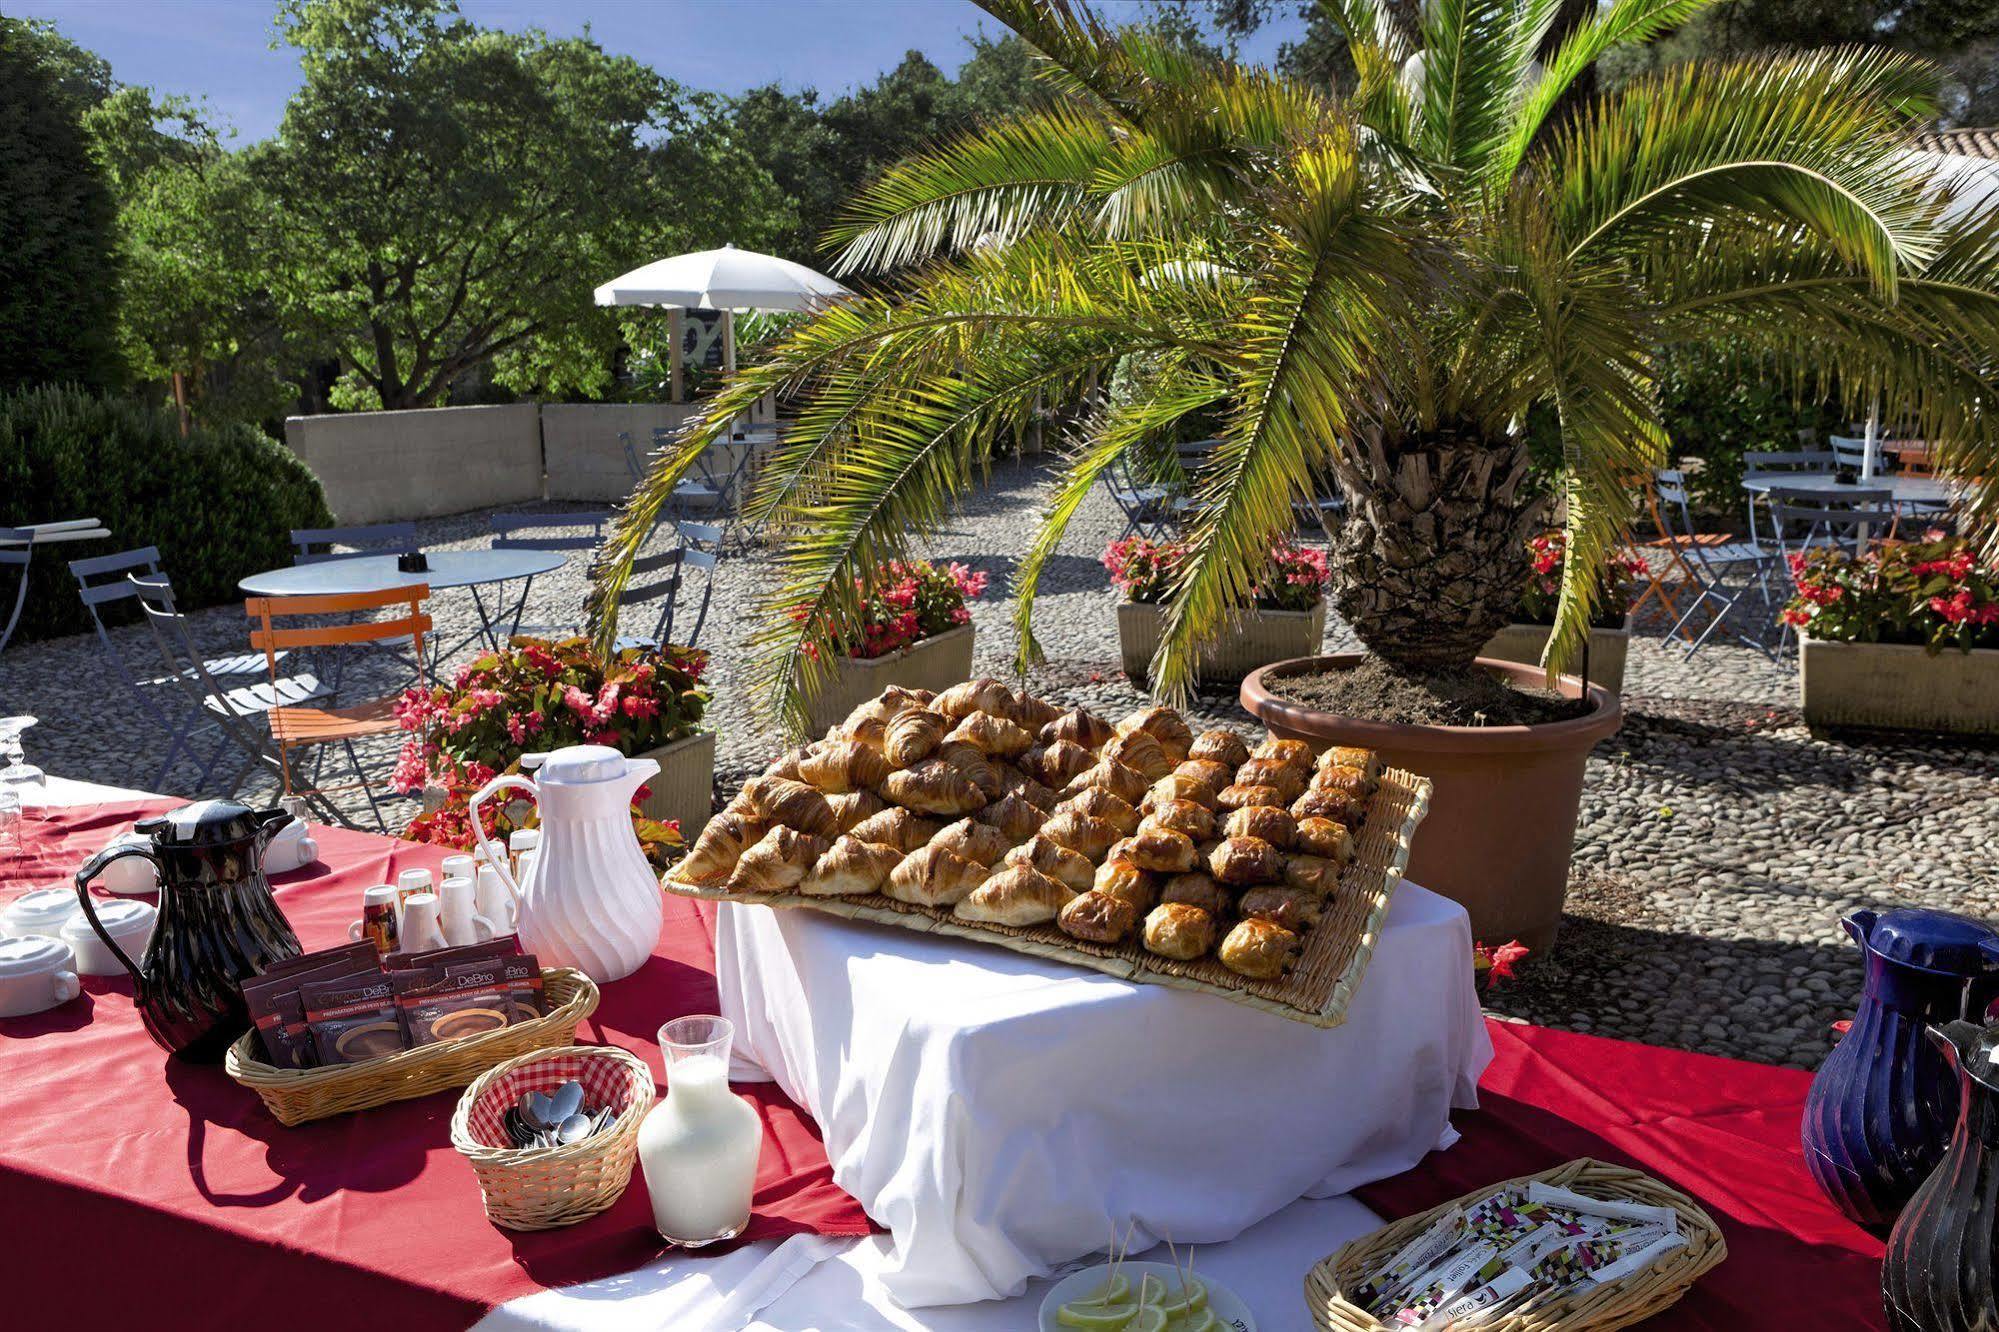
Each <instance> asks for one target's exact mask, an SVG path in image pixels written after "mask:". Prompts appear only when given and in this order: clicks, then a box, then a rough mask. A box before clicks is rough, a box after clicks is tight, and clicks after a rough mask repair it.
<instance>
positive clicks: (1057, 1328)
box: [1041, 1262, 1256, 1332]
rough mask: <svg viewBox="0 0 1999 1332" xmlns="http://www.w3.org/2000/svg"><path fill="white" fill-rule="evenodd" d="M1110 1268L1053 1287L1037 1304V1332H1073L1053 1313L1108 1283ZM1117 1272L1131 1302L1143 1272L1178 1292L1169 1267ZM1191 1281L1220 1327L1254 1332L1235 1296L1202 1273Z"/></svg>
mask: <svg viewBox="0 0 1999 1332" xmlns="http://www.w3.org/2000/svg"><path fill="white" fill-rule="evenodd" d="M1110 1271H1111V1268H1110V1264H1109V1263H1099V1264H1097V1265H1096V1266H1095V1267H1086V1268H1084V1269H1083V1270H1082V1271H1080V1272H1072V1273H1070V1274H1069V1275H1068V1276H1066V1277H1063V1278H1062V1279H1061V1280H1060V1281H1058V1282H1056V1283H1055V1289H1053V1290H1051V1291H1049V1292H1048V1298H1047V1299H1045V1300H1043V1301H1041V1332H1076V1330H1075V1329H1074V1328H1070V1327H1064V1326H1062V1324H1060V1323H1058V1322H1056V1321H1055V1311H1056V1310H1058V1309H1060V1308H1061V1307H1062V1306H1063V1305H1065V1304H1067V1303H1068V1302H1069V1301H1071V1300H1081V1299H1088V1298H1089V1297H1090V1295H1091V1294H1093V1293H1094V1292H1095V1291H1097V1290H1098V1289H1099V1288H1100V1287H1102V1286H1103V1284H1104V1282H1106V1281H1108V1280H1110ZM1118 1272H1119V1273H1120V1274H1121V1275H1123V1276H1126V1277H1129V1278H1130V1279H1131V1289H1132V1292H1133V1295H1132V1298H1134V1299H1136V1298H1137V1291H1138V1285H1139V1282H1141V1281H1143V1280H1144V1279H1145V1274H1146V1273H1147V1272H1150V1273H1152V1274H1153V1275H1154V1276H1156V1277H1158V1278H1159V1279H1160V1280H1161V1281H1164V1282H1165V1283H1166V1286H1167V1289H1169V1290H1178V1289H1179V1288H1180V1274H1179V1273H1178V1272H1175V1271H1174V1270H1173V1265H1172V1264H1171V1263H1135V1262H1134V1263H1120V1264H1119V1265H1118ZM1194 1278H1195V1280H1197V1281H1199V1282H1200V1283H1201V1284H1202V1285H1204V1286H1206V1287H1207V1288H1208V1307H1209V1308H1210V1309H1213V1310H1214V1311H1215V1317H1216V1318H1217V1319H1219V1320H1220V1322H1221V1325H1222V1326H1223V1327H1226V1328H1229V1329H1232V1332H1256V1320H1255V1319H1254V1318H1252V1317H1250V1316H1249V1306H1247V1305H1245V1304H1244V1303H1243V1302H1242V1301H1241V1300H1240V1299H1237V1298H1236V1293H1235V1292H1234V1291H1232V1290H1230V1289H1229V1288H1228V1287H1227V1286H1224V1285H1222V1284H1220V1283H1219V1282H1217V1281H1215V1280H1214V1279H1213V1278H1212V1277H1210V1276H1208V1275H1207V1274H1206V1273H1205V1272H1202V1271H1201V1270H1200V1269H1198V1268H1196V1269H1195V1271H1194Z"/></svg>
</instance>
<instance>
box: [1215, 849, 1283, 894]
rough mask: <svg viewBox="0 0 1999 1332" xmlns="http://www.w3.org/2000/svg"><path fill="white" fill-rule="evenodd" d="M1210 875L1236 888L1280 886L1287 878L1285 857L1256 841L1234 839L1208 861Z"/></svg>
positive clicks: (1217, 850) (1281, 853) (1216, 851)
mask: <svg viewBox="0 0 1999 1332" xmlns="http://www.w3.org/2000/svg"><path fill="white" fill-rule="evenodd" d="M1208 873H1210V874H1212V875H1214V876H1215V877H1216V878H1217V879H1219V880H1221V881H1222V882H1223V883H1226V884H1230V885H1232V886H1234V887H1237V888H1244V887H1248V886H1250V885H1253V884H1259V883H1278V882H1280V881H1282V880H1283V878H1284V853H1283V852H1282V851H1279V850H1278V849H1277V848H1276V847H1274V846H1272V845H1271V844H1270V843H1268V842H1266V841H1264V840H1262V839H1261V838H1257V837H1231V838H1229V839H1228V840H1227V841H1226V842H1223V843H1222V844H1221V845H1220V846H1218V847H1216V848H1215V850H1214V854H1213V855H1211V856H1209V857H1208Z"/></svg>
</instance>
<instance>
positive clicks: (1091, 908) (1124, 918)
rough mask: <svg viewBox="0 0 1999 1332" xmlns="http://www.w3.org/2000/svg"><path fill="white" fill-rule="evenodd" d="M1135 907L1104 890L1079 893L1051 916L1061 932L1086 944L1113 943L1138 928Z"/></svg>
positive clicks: (1137, 914) (1137, 915)
mask: <svg viewBox="0 0 1999 1332" xmlns="http://www.w3.org/2000/svg"><path fill="white" fill-rule="evenodd" d="M1138 918H1139V910H1138V908H1137V907H1135V906H1133V905H1132V904H1131V903H1129V902H1127V901H1125V900H1124V899H1123V898H1121V897H1112V896H1110V895H1109V894H1108V893H1098V892H1088V893H1079V894H1077V895H1076V896H1075V897H1072V898H1070V899H1069V901H1068V903H1067V904H1066V905H1064V906H1063V908H1062V910H1061V911H1060V912H1059V913H1057V915H1056V917H1055V924H1056V926H1057V927H1058V928H1060V929H1061V931H1062V932H1063V933H1064V934H1067V935H1070V936H1072V937H1074V938H1077V939H1082V940H1085V941H1087V942H1089V943H1100V944H1114V943H1117V942H1118V941H1119V940H1121V939H1123V938H1124V937H1125V936H1126V935H1128V934H1130V933H1131V932H1132V931H1133V930H1135V929H1137V928H1138Z"/></svg>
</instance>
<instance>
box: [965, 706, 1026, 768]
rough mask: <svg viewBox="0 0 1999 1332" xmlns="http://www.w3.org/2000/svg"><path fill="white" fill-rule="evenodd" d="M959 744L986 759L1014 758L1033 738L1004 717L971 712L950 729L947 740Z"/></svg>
mask: <svg viewBox="0 0 1999 1332" xmlns="http://www.w3.org/2000/svg"><path fill="white" fill-rule="evenodd" d="M948 739H951V740H962V741H964V742H965V743H966V744H968V745H972V746H973V747H975V748H977V749H978V750H979V751H980V752H981V753H984V754H985V755H986V756H987V757H989V758H1003V759H1008V758H1014V757H1016V756H1017V755H1020V754H1024V753H1026V752H1027V750H1028V747H1029V746H1031V745H1032V744H1033V743H1034V737H1033V736H1031V735H1029V734H1028V733H1027V732H1026V731H1023V730H1021V729H1020V727H1018V726H1016V725H1014V724H1013V723H1012V722H1011V721H1008V720H1007V719H1006V718H1005V717H995V716H994V715H993V714H992V713H990V712H974V713H972V714H970V715H969V716H967V717H966V718H965V719H964V720H963V721H960V722H959V723H958V724H957V725H956V726H955V727H953V728H952V730H951V734H950V736H949V737H948Z"/></svg>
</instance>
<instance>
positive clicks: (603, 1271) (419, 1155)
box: [0, 802, 871, 1332]
mask: <svg viewBox="0 0 1999 1332" xmlns="http://www.w3.org/2000/svg"><path fill="white" fill-rule="evenodd" d="M172 803H174V802H155V803H152V804H150V805H133V804H123V805H100V806H85V807H78V808H74V809H67V810H55V811H51V812H50V814H51V816H50V817H49V818H48V819H47V820H46V821H39V822H31V823H29V824H28V825H27V838H26V839H24V840H25V854H24V855H23V856H21V857H19V858H16V859H12V860H10V861H8V862H4V863H0V898H5V899H8V900H11V899H12V897H14V896H15V895H17V894H18V893H19V892H20V891H22V890H23V889H25V888H30V887H44V886H48V885H49V884H52V883H58V882H63V881H66V879H67V876H68V874H69V873H70V872H71V871H73V870H74V868H75V867H76V865H77V864H78V863H80V862H81V860H82V858H83V856H84V855H85V854H86V853H87V852H89V851H91V850H94V849H95V848H96V847H97V846H99V845H101V844H102V843H103V842H104V841H105V840H106V839H107V838H108V837H109V836H110V835H111V833H112V832H113V831H114V830H115V829H116V828H117V827H119V826H120V825H122V824H124V823H127V822H129V821H130V820H131V819H132V818H133V817H134V816H135V814H138V813H141V812H150V811H151V810H156V809H162V808H169V807H171V805H172ZM314 835H315V836H316V837H317V838H318V839H319V843H320V856H321V860H320V863H319V864H317V865H313V866H307V867H306V868H305V869H303V870H301V871H298V872H296V873H294V874H290V875H285V876H282V877H280V878H279V879H278V880H277V881H276V883H277V885H278V886H277V899H278V903H279V905H280V906H282V907H283V908H284V911H285V914H286V916H287V917H289V918H290V920H291V922H292V925H293V927H294V928H295V929H296V930H297V931H298V934H299V937H300V939H301V940H302V941H303V942H304V943H305V945H306V947H307V948H315V947H326V946H330V945H332V944H335V943H339V942H344V941H345V940H346V937H347V925H348V922H349V921H350V920H352V919H353V918H354V917H355V916H357V915H358V914H359V908H360V900H361V889H362V888H363V887H364V886H365V885H367V884H371V883H380V882H393V881H394V879H395V876H396V872H397V871H398V870H401V869H407V868H410V867H412V866H423V867H427V868H430V869H432V870H435V869H436V868H437V866H438V863H439V861H441V860H442V858H443V853H442V852H441V851H439V850H437V849H435V848H432V847H424V846H415V845H412V844H410V843H407V842H399V841H394V840H392V839H389V838H383V837H376V836H371V835H367V834H362V833H353V832H346V831H342V830H339V829H316V830H315V833H314ZM84 989H85V993H84V996H83V997H82V998H81V999H78V1000H76V1001H75V1002H72V1003H69V1004H64V1005H63V1006H61V1007H60V1008H57V1009H54V1010H52V1011H50V1012H48V1013H44V1014H40V1015H37V1016H35V1017H29V1018H15V1019H5V1020H0V1089H4V1102H5V1106H6V1110H5V1114H4V1116H0V1124H4V1131H0V1215H4V1216H5V1218H6V1237H5V1239H4V1241H0V1284H4V1285H5V1286H6V1287H7V1288H8V1291H9V1295H10V1296H11V1297H12V1298H13V1300H14V1301H15V1303H14V1304H13V1307H12V1308H11V1310H10V1314H12V1315H14V1316H13V1317H9V1318H8V1319H6V1320H5V1322H6V1323H7V1324H8V1325H14V1326H23V1327H26V1326H43V1325H47V1326H57V1325H63V1326H70V1327H85V1328H96V1327H110V1326H113V1325H116V1326H120V1327H123V1326H126V1325H128V1324H129V1323H130V1322H132V1321H134V1320H137V1321H143V1322H146V1323H148V1324H150V1325H153V1326H166V1327H177V1326H189V1327H196V1326H199V1327H212V1326H223V1325H230V1324H236V1323H238V1322H239V1321H241V1322H244V1323H248V1322H252V1321H254V1322H258V1323H263V1322H276V1323H277V1324H278V1325H280V1326H282V1327H284V1328H285V1329H286V1332H303V1330H304V1329H310V1328H319V1327H327V1328H339V1329H343V1330H345V1332H351V1329H353V1328H354V1327H355V1326H357V1325H363V1326H370V1327H392V1328H397V1329H403V1328H417V1327H463V1326H466V1325H467V1324H469V1323H471V1322H472V1321H474V1320H475V1319H476V1318H478V1317H479V1315H480V1314H481V1313H483V1312H484V1311H485V1310H486V1309H487V1308H489V1307H491V1306H493V1305H495V1304H499V1303H503V1302H504V1301H507V1300H510V1299H514V1298H516V1297H518V1296H521V1295H526V1294H529V1293H531V1292H533V1291H535V1290H538V1289H541V1288H543V1287H546V1286H556V1285H563V1284H566V1283H569V1282H573V1281H582V1280H589V1279H595V1278H600V1277H606V1276H612V1275H615V1274H618V1273H621V1272H627V1271H630V1270H632V1269H634V1268H636V1267H639V1266H641V1265H642V1264H644V1263H646V1262H648V1261H650V1260H651V1259H653V1258H654V1257H656V1256H658V1255H659V1254H660V1253H661V1252H663V1249H664V1246H662V1245H661V1243H660V1242H659V1240H658V1239H657V1238H656V1237H655V1236H654V1235H653V1233H652V1230H651V1224H650V1221H651V1213H650V1210H649V1208H648V1206H647V1202H646V1196H645V1187H644V1184H643V1182H642V1181H639V1180H638V1179H637V1178H636V1176H635V1177H634V1181H633V1187H632V1188H630V1189H628V1190H627V1191H626V1193H625V1195H624V1197H623V1198H621V1199H620V1200H619V1201H618V1203H617V1205H616V1206H614V1207H612V1208H611V1209H610V1210H609V1211H608V1212H606V1213H604V1214H603V1215H602V1216H598V1217H595V1218H592V1219H591V1220H589V1221H586V1222H583V1223H581V1224H579V1225H575V1226H570V1227H567V1228H564V1229H561V1230H554V1231H546V1232H540V1233H535V1234H517V1233H514V1232H511V1231H506V1230H501V1229H499V1228H498V1227H496V1226H494V1225H492V1224H491V1223H490V1222H488V1221H487V1220H486V1218H485V1215H484V1213H483V1212H482V1210H481V1207H480V1199H479V1186H478V1183H477V1181H476V1180H475V1179H474V1178H473V1176H472V1171H471V1169H470V1167H468V1166H467V1165H466V1164H465V1163H464V1161H463V1160H462V1159H461V1158H460V1157H459V1156H458V1154H457V1153H456V1152H455V1151H453V1150H452V1148H451V1142H450V1122H451V1113H452V1110H453V1109H454V1108H455V1107H456V1105H457V1094H456V1093H438V1094H436V1095H433V1096H427V1097H424V1098H422V1099H421V1100H416V1101H405V1102H402V1103H400V1104H397V1105H392V1106H384V1107H381V1108H379V1109H376V1110H370V1111H366V1112H363V1113H361V1114H357V1115H343V1116H340V1117H338V1118H335V1119H328V1120H322V1121H319V1122H317V1123H314V1124H308V1125H303V1126H300V1127H298V1128H289V1129H288V1128H283V1127H281V1126H280V1125H279V1124H278V1123H277V1122H276V1121H275V1120H273V1119H272V1118H271V1117H270V1116H269V1114H267V1113H266V1112H265V1110H264V1108H263V1104H262V1102H260V1101H259V1100H258V1099H257V1098H256V1096H255V1095H254V1094H253V1093H251V1092H250V1091H248V1090H246V1089H244V1088H241V1087H238V1086H237V1085H236V1084H235V1083H234V1082H231V1081H230V1080H229V1078H228V1077H227V1075H225V1074H224V1073H223V1072H222V1070H221V1068H220V1067H202V1068H195V1067H189V1066H187V1065H182V1064H178V1063H173V1062H170V1061H168V1060H167V1058H166V1056H165V1055H164V1054H162V1053H161V1052H160V1050H159V1049H158V1048H157V1047H155V1046H154V1045H153V1043H152V1042H151V1041H150V1040H148V1039H147V1038H146V1035H145V1033H144V1031H143V1030H142V1029H141V1027H140V1025H139V1020H138V1016H137V1014H136V1012H135V1011H134V1009H133V1007H132V1004H131V992H132V991H131V982H130V980H129V979H128V978H120V979H117V980H110V979H102V980H100V979H86V980H85V982H84ZM716 1002H717V1000H716V994H715V981H714V933H713V929H712V927H711V923H710V922H709V921H708V920H705V919H703V918H702V917H701V915H700V914H698V913H697V912H696V911H695V909H694V906H693V904H692V903H689V902H687V901H686V900H684V899H679V898H669V899H668V902H667V919H666V925H665V928H664V929H663V930H662V932H661V935H660V943H659V947H658V949H657V950H656V952H655V954H654V956H653V959H652V961H651V962H649V963H648V964H647V965H646V966H645V967H644V968H642V969H641V970H640V971H639V972H638V973H637V974H636V975H634V976H632V977H630V978H628V979H626V980H623V981H619V982H617V983H615V984H613V985H610V986H607V987H606V988H605V990H604V993H603V1000H602V1002H601V1003H600V1004H599V1006H598V1008H597V1011H596V1013H595V1014H594V1015H593V1016H592V1017H591V1018H590V1019H588V1020H586V1022H585V1023H584V1025H583V1026H582V1027H581V1028H579V1029H578V1039H579V1040H580V1041H583V1042H586V1043H609V1044H616V1045H621V1046H623V1047H625V1048H626V1049H628V1050H631V1051H633V1052H634V1053H636V1054H638V1055H640V1056H641V1057H643V1058H645V1059H646V1060H647V1061H648V1062H649V1063H651V1064H652V1066H653V1067H654V1069H655V1070H657V1069H658V1067H659V1057H658V1049H657V1046H656V1044H655V1039H654V1038H655V1034H656V1033H657V1031H658V1028H659V1025H660V1024H661V1023H662V1022H664V1021H666V1020H667V1019H668V1018H672V1017H675V1016H678V1015H680V1014H684V1013H696V1012H714V1011H715V1008H716ZM737 1090H739V1091H741V1092H742V1093H743V1094H744V1095H745V1096H747V1097H748V1098H749V1099H750V1100H751V1101H752V1102H753V1103H754V1104H755V1105H756V1106H757V1109H758V1111H759V1113H760V1114H761V1115H762V1116H763V1120H764V1132H765V1137H764V1154H763V1163H762V1166H761V1168H760V1171H759V1175H758V1188H757V1197H756V1207H755V1213H754V1215H753V1217H752V1219H751V1223H750V1228H749V1231H748V1232H747V1234H746V1235H745V1236H744V1238H745V1239H746V1240H748V1239H757V1238H770V1237H774V1236H782V1235H792V1234H798V1233H802V1232H814V1233H819V1234H828V1235H863V1234H866V1233H868V1232H869V1230H870V1229H871V1226H870V1224H869V1222H868V1219H867V1217H866V1215H865V1214H864V1213H863V1212H862V1211H861V1209H860V1205H859V1204H858V1203H856V1202H855V1201H854V1200H853V1199H852V1198H850V1197H849V1196H847V1194H846V1193H844V1192H843V1191H841V1190H840V1189H839V1188H838V1187H837V1186H835V1185H834V1183H833V1181H832V1170H831V1167H830V1166H829V1165H828V1164H827V1161H826V1154H825V1151H824V1149H823V1148H822V1147H821V1146H820V1142H819V1132H818V1128H817V1126H815V1125H814V1124H813V1123H812V1121H811V1120H810V1119H808V1118H807V1117H806V1116H805V1115H803V1114H802V1113H800V1111H799V1110H798V1107H797V1106H795V1105H794V1104H792V1102H791V1101H790V1100H789V1099H788V1098H786V1097H785V1096H784V1095H783V1094H782V1093H781V1092H779V1091H777V1090H776V1089H775V1088H773V1087H772V1086H771V1085H770V1084H767V1083H766V1084H745V1085H743V1086H741V1087H739V1088H738V1089H737ZM23 1295H25V1296H26V1299H27V1304H26V1306H25V1307H23V1306H22V1305H20V1304H19V1302H18V1301H19V1299H20V1297H21V1296H23Z"/></svg>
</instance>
